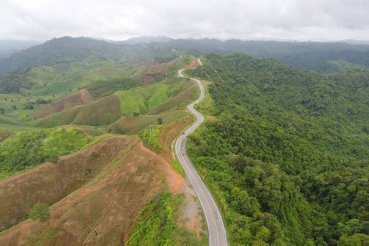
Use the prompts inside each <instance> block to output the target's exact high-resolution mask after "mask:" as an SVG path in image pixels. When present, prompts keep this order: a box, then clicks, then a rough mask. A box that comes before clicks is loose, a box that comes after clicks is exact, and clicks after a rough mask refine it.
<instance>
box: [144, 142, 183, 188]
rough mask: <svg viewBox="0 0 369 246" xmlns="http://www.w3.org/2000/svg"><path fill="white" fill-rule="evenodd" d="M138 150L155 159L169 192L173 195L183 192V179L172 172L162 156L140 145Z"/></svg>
mask: <svg viewBox="0 0 369 246" xmlns="http://www.w3.org/2000/svg"><path fill="white" fill-rule="evenodd" d="M140 150H141V151H142V152H144V153H147V154H149V155H151V156H153V157H155V158H156V159H157V160H158V161H159V162H160V163H161V164H162V167H163V169H164V171H165V172H166V174H167V179H166V180H167V183H168V186H169V190H170V191H171V192H172V193H174V194H178V193H180V192H183V191H184V187H185V181H184V178H183V177H182V176H181V175H180V174H179V173H177V172H176V171H174V169H173V167H172V165H171V164H170V163H169V162H168V161H167V160H165V158H163V156H161V155H159V154H157V153H155V152H154V151H152V150H150V149H148V148H146V147H145V146H144V145H143V144H140Z"/></svg>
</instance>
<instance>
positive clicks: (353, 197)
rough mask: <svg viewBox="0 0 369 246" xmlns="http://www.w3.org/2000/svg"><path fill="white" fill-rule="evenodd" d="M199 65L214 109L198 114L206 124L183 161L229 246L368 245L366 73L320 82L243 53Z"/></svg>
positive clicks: (197, 73) (211, 58) (315, 76)
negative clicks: (204, 190)
mask: <svg viewBox="0 0 369 246" xmlns="http://www.w3.org/2000/svg"><path fill="white" fill-rule="evenodd" d="M205 58H206V59H204V64H205V65H204V66H203V67H200V68H198V69H197V70H194V71H193V75H195V76H198V77H200V78H204V79H207V80H211V81H212V84H211V85H210V87H209V92H210V94H211V97H212V99H213V100H214V103H213V104H209V105H207V106H206V107H204V106H203V107H202V110H205V113H211V114H212V117H211V118H209V119H212V120H208V121H207V123H206V124H205V126H204V127H202V129H201V130H200V132H198V133H197V134H196V135H195V136H194V137H193V138H192V139H191V141H190V143H189V144H190V146H189V153H190V155H191V156H192V158H193V159H194V161H195V163H197V164H198V168H199V170H201V171H202V172H203V174H204V175H205V177H206V181H207V182H208V185H209V186H210V187H212V190H213V191H214V192H215V193H216V197H218V200H219V202H220V203H221V206H222V207H223V212H224V213H225V219H226V222H227V224H228V231H229V234H230V238H231V241H232V242H233V243H234V244H235V245H244V244H245V243H246V244H252V243H255V244H257V243H259V244H262V242H266V243H269V244H287V245H313V244H317V245H325V244H328V245H337V244H338V243H340V244H342V245H346V244H345V243H347V242H355V243H354V244H356V243H357V244H360V243H359V242H361V243H364V242H368V237H367V236H365V235H368V234H369V231H368V227H367V225H368V221H369V218H368V216H367V215H368V214H367V211H368V209H369V208H368V207H367V205H366V204H369V201H368V200H367V199H368V197H369V196H367V195H365V194H367V193H368V182H367V180H368V175H369V169H368V161H369V158H368V156H369V152H368V149H367V148H366V146H367V144H368V143H369V137H368V133H367V131H366V124H367V121H368V117H369V114H368V111H367V105H368V104H367V103H368V101H367V97H366V96H365V95H367V94H368V92H369V91H368V88H369V85H368V81H367V79H366V78H368V76H369V73H368V71H366V70H353V71H350V72H346V73H337V74H334V75H321V74H317V73H313V72H308V71H305V70H300V69H296V68H293V67H289V66H286V65H283V64H281V63H278V62H276V61H273V60H263V59H255V58H252V57H250V56H247V55H242V54H236V55H229V56H219V55H208V56H206V57H205ZM214 117H215V119H214ZM364 244H365V243H364Z"/></svg>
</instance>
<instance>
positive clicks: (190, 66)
mask: <svg viewBox="0 0 369 246" xmlns="http://www.w3.org/2000/svg"><path fill="white" fill-rule="evenodd" d="M198 66H199V63H198V62H197V59H196V58H195V57H193V58H192V59H191V61H190V63H189V64H188V65H187V66H186V68H188V69H193V68H197V67H198Z"/></svg>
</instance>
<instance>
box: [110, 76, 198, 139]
mask: <svg viewBox="0 0 369 246" xmlns="http://www.w3.org/2000/svg"><path fill="white" fill-rule="evenodd" d="M196 93H197V90H196V86H195V85H194V84H193V83H191V82H189V81H187V80H183V79H181V80H178V79H167V80H165V81H164V82H159V83H155V84H152V85H150V86H146V87H141V88H136V89H132V90H128V91H121V92H118V93H116V95H117V96H118V97H119V99H120V102H121V110H122V114H123V116H122V117H121V118H120V119H119V120H118V121H116V122H114V123H113V124H111V129H112V130H113V131H114V132H120V133H136V132H138V131H139V130H141V129H142V128H144V127H145V126H147V125H149V124H158V120H159V121H162V122H161V123H164V124H167V123H170V122H173V121H176V120H179V119H181V118H183V117H185V116H186V115H185V114H184V113H183V110H182V109H183V107H184V106H185V105H187V103H188V102H189V101H190V100H192V99H194V98H195V97H196Z"/></svg>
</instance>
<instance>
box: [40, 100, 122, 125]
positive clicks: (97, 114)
mask: <svg viewBox="0 0 369 246" xmlns="http://www.w3.org/2000/svg"><path fill="white" fill-rule="evenodd" d="M120 116H121V112H120V105H119V100H118V98H117V97H116V96H115V95H110V96H107V97H103V98H101V99H99V100H96V101H93V102H92V103H89V104H87V105H83V106H79V107H74V108H71V109H68V110H65V111H62V112H59V113H56V114H52V115H50V116H48V117H45V118H43V119H41V120H39V121H37V122H35V125H36V126H40V127H54V126H61V125H69V124H74V125H92V126H102V125H108V124H111V123H113V122H114V121H116V120H118V119H119V117H120Z"/></svg>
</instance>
